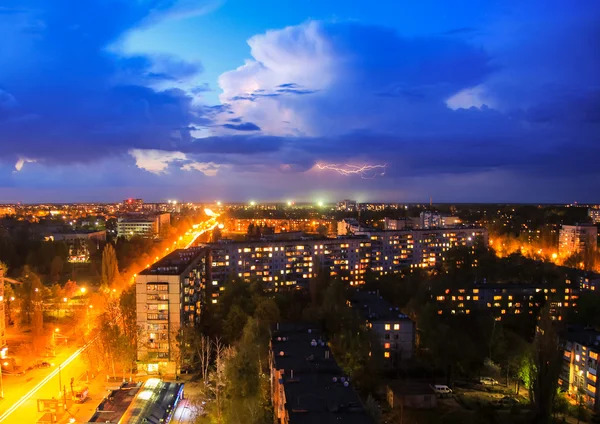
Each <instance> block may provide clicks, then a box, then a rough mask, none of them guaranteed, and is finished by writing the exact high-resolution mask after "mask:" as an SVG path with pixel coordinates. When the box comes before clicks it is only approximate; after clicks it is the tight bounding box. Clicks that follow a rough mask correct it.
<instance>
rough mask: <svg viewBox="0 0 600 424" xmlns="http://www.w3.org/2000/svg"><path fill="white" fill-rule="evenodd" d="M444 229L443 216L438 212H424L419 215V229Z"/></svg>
mask: <svg viewBox="0 0 600 424" xmlns="http://www.w3.org/2000/svg"><path fill="white" fill-rule="evenodd" d="M441 227H442V215H441V214H439V213H438V212H432V211H423V212H421V213H420V215H419V228H420V229H431V228H441Z"/></svg>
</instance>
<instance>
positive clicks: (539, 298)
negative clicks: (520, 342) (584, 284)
mask: <svg viewBox="0 0 600 424" xmlns="http://www.w3.org/2000/svg"><path fill="white" fill-rule="evenodd" d="M432 298H434V300H435V301H436V302H437V304H438V314H440V315H442V314H445V313H447V314H452V315H463V314H466V315H469V314H471V313H472V312H474V311H477V310H488V311H490V312H491V313H492V314H493V316H494V317H495V318H496V320H498V321H500V320H502V318H503V317H509V316H511V315H520V314H529V315H537V314H538V312H539V310H540V309H541V308H542V307H543V306H544V305H545V304H549V306H550V316H551V317H552V319H555V320H557V321H562V320H563V319H564V318H565V316H566V314H567V312H568V311H569V310H570V309H573V308H576V307H577V302H578V299H579V290H578V288H577V287H575V288H574V289H573V288H572V287H570V285H566V286H564V287H552V288H548V287H544V286H543V285H539V286H536V285H531V284H517V283H515V284H475V285H473V286H472V287H465V288H452V289H450V288H446V289H444V292H443V293H433V294H432Z"/></svg>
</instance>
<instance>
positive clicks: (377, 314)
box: [350, 289, 412, 322]
mask: <svg viewBox="0 0 600 424" xmlns="http://www.w3.org/2000/svg"><path fill="white" fill-rule="evenodd" d="M350 302H351V303H352V307H353V308H357V309H358V310H359V312H360V313H361V314H362V315H363V316H364V317H365V319H367V320H369V321H372V322H373V321H412V320H411V319H410V318H409V317H408V316H407V315H406V314H404V313H402V312H401V311H400V308H398V307H395V306H392V304H390V303H389V302H387V301H386V300H384V299H383V297H381V296H379V295H378V294H377V292H375V291H367V290H359V289H356V291H354V292H353V293H352V294H351V298H350Z"/></svg>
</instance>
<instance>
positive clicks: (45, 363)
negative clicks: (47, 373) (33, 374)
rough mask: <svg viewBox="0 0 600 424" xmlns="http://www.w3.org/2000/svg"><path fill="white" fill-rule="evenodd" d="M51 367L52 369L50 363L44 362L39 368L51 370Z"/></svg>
mask: <svg viewBox="0 0 600 424" xmlns="http://www.w3.org/2000/svg"><path fill="white" fill-rule="evenodd" d="M50 367H51V365H50V362H46V361H43V362H40V363H39V364H38V368H50Z"/></svg>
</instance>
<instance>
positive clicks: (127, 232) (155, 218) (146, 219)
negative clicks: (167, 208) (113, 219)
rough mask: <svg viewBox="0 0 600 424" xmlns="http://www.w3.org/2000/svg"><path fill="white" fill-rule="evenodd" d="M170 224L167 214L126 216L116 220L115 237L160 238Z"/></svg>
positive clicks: (169, 217)
mask: <svg viewBox="0 0 600 424" xmlns="http://www.w3.org/2000/svg"><path fill="white" fill-rule="evenodd" d="M170 223H171V215H170V214H169V213H157V214H149V215H146V214H139V215H128V216H125V217H120V218H119V219H118V220H117V235H118V237H125V238H131V237H134V236H140V237H145V238H155V237H158V236H160V235H161V233H163V232H164V231H165V230H166V229H167V228H168V226H169V225H170Z"/></svg>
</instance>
